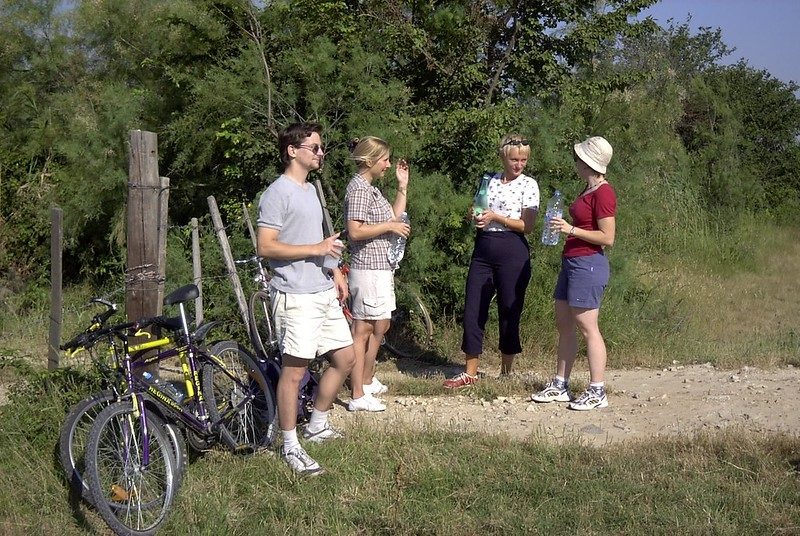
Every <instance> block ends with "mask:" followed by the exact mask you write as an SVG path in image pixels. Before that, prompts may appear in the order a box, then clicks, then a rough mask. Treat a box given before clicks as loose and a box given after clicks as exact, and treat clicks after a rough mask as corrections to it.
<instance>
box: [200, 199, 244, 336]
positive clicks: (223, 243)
mask: <svg viewBox="0 0 800 536" xmlns="http://www.w3.org/2000/svg"><path fill="white" fill-rule="evenodd" d="M207 199H208V209H209V211H210V212H211V221H212V222H214V231H215V232H216V233H217V240H219V245H220V247H221V248H222V257H223V259H224V260H225V268H227V270H228V278H230V280H231V284H232V285H233V292H234V294H235V295H236V303H237V304H238V305H239V314H241V315H242V321H243V322H244V327H245V329H247V333H250V315H249V313H248V306H247V299H246V298H245V296H244V291H243V290H242V283H241V282H240V281H239V274H238V273H237V271H236V263H234V262H233V254H232V253H231V245H230V243H229V242H228V234H227V233H226V232H225V226H224V225H222V217H221V216H220V215H219V208H218V207H217V200H216V199H214V196H213V195H210V196H208V198H207Z"/></svg>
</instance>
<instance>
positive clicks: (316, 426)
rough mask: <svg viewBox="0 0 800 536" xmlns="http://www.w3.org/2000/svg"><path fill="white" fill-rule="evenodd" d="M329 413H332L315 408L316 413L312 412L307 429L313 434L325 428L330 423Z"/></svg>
mask: <svg viewBox="0 0 800 536" xmlns="http://www.w3.org/2000/svg"><path fill="white" fill-rule="evenodd" d="M328 413H330V412H329V411H320V410H318V409H317V408H314V411H312V412H311V417H309V418H308V426H306V428H307V429H308V430H310V431H312V432H319V431H320V430H322V429H323V428H325V424H326V423H327V422H328Z"/></svg>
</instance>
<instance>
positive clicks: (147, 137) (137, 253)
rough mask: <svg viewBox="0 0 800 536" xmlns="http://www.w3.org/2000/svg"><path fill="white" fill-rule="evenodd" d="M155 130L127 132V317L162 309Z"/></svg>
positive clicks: (158, 184)
mask: <svg viewBox="0 0 800 536" xmlns="http://www.w3.org/2000/svg"><path fill="white" fill-rule="evenodd" d="M157 143H158V142H157V138H156V134H155V133H154V132H147V131H144V130H132V131H131V132H130V147H131V153H130V159H129V167H128V215H127V221H128V228H127V259H126V268H125V309H126V311H127V315H128V320H130V321H133V320H138V319H139V318H141V317H143V316H155V315H158V314H160V313H161V303H160V302H159V301H158V213H159V208H158V192H159V190H160V189H161V181H160V179H159V176H158V148H157Z"/></svg>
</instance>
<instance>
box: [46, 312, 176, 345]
mask: <svg viewBox="0 0 800 536" xmlns="http://www.w3.org/2000/svg"><path fill="white" fill-rule="evenodd" d="M153 325H155V326H159V327H165V328H169V329H171V330H175V329H176V325H175V319H173V318H167V317H164V316H153V317H146V318H140V319H139V320H136V321H134V322H124V323H122V324H117V325H114V326H109V327H107V328H101V329H94V330H92V329H91V328H89V330H87V331H84V332H83V333H79V334H78V335H77V336H75V337H73V338H72V339H71V340H70V341H68V342H65V343H64V344H62V345H61V346H60V348H61V350H64V351H73V352H74V351H76V350H78V349H80V348H91V347H92V346H94V343H95V342H97V341H98V340H99V339H100V338H101V337H103V336H105V335H108V334H110V333H113V334H114V335H117V336H118V337H125V336H126V334H125V332H127V331H130V330H136V331H138V330H140V329H142V328H146V327H148V326H153Z"/></svg>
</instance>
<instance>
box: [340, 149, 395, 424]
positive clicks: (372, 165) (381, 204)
mask: <svg viewBox="0 0 800 536" xmlns="http://www.w3.org/2000/svg"><path fill="white" fill-rule="evenodd" d="M350 151H351V154H352V158H353V160H354V161H355V162H356V165H357V166H358V171H357V173H356V174H355V176H354V177H353V178H352V179H351V180H350V183H349V184H348V185H347V192H346V193H345V198H344V219H345V222H346V228H347V235H348V238H349V248H350V273H349V275H348V278H349V284H350V295H351V296H352V305H351V312H352V313H353V319H354V322H353V350H354V351H355V354H356V364H355V366H354V367H353V372H352V373H351V377H350V383H351V388H352V394H353V398H352V400H351V401H350V403H349V404H348V406H347V409H348V410H350V411H383V410H385V409H386V406H385V405H384V404H383V403H381V402H380V401H379V400H378V399H377V398H375V397H374V396H373V395H376V394H381V393H385V392H386V391H387V387H386V386H385V385H383V384H382V383H381V382H380V381H379V380H378V379H377V378H375V358H376V356H377V355H378V347H379V346H380V343H381V341H382V340H383V336H384V334H385V333H386V332H387V331H388V330H389V324H390V322H391V318H392V311H394V309H395V295H394V270H393V269H392V266H391V265H390V264H389V261H388V259H387V253H388V251H389V244H390V239H391V237H392V236H393V235H399V236H403V237H405V238H408V235H409V233H410V232H411V227H410V226H409V225H408V224H407V223H403V222H402V221H399V219H398V216H399V215H400V214H402V213H403V212H405V210H406V199H407V196H408V164H407V163H406V161H405V160H399V161H398V162H397V166H396V167H395V175H396V176H397V194H396V195H395V199H394V203H392V204H390V203H389V201H388V200H387V199H386V198H385V197H384V196H383V194H382V193H381V191H380V190H379V189H378V188H377V187H376V186H373V183H374V182H375V180H376V179H379V178H381V177H383V176H384V174H385V173H386V170H388V169H389V168H390V167H392V163H391V161H390V158H391V149H390V147H389V144H388V143H386V142H385V141H383V140H382V139H380V138H376V137H373V136H368V137H366V138H362V139H360V140H353V141H352V142H351V144H350Z"/></svg>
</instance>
